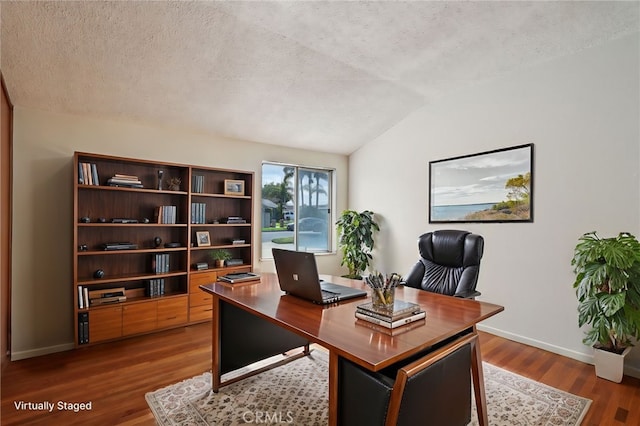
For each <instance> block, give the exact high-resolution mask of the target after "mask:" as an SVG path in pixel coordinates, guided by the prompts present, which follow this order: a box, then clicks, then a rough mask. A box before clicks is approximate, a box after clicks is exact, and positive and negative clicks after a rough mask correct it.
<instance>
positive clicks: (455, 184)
mask: <svg viewBox="0 0 640 426" xmlns="http://www.w3.org/2000/svg"><path fill="white" fill-rule="evenodd" d="M533 155H534V146H533V144H532V143H530V144H524V145H517V146H512V147H508V148H501V149H495V150H492V151H484V152H480V153H476V154H470V155H463V156H459V157H452V158H447V159H443V160H435V161H430V162H429V223H491V222H500V223H503V222H533V201H534V196H533V195H534V194H533V183H534V170H533V160H534V156H533Z"/></svg>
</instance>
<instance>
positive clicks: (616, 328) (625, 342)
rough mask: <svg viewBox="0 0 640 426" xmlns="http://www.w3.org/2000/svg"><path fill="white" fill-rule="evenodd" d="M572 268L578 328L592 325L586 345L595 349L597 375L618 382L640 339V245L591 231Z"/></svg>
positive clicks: (629, 237)
mask: <svg viewBox="0 0 640 426" xmlns="http://www.w3.org/2000/svg"><path fill="white" fill-rule="evenodd" d="M571 265H573V266H574V272H575V274H576V280H575V282H574V284H573V287H574V288H575V289H576V295H577V297H578V302H579V304H578V325H579V326H580V327H582V326H583V325H585V324H588V325H590V326H591V329H589V330H588V331H587V332H586V337H585V338H584V340H583V342H584V343H585V344H589V345H592V346H593V347H594V348H595V353H594V360H595V366H596V375H597V376H598V377H602V378H605V379H608V380H611V381H614V382H618V383H619V382H621V381H622V376H623V370H624V356H625V355H626V354H627V353H628V352H629V350H630V349H631V346H632V339H636V340H637V339H640V243H639V242H638V240H637V239H636V237H635V236H633V235H631V234H629V233H628V232H621V233H620V234H618V236H617V237H611V238H600V237H599V236H598V235H597V234H596V232H588V233H586V234H584V235H582V237H580V239H579V242H578V244H577V245H576V247H575V251H574V256H573V259H572V260H571Z"/></svg>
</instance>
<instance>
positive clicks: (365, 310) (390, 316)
mask: <svg viewBox="0 0 640 426" xmlns="http://www.w3.org/2000/svg"><path fill="white" fill-rule="evenodd" d="M420 311H421V309H420V305H418V304H416V303H413V302H405V301H404V300H397V299H396V300H395V301H394V302H393V310H388V309H383V308H378V307H376V306H374V304H373V302H369V303H363V304H360V305H358V306H356V312H358V313H361V314H363V315H369V316H371V317H374V318H378V319H381V320H383V321H389V322H393V321H396V320H399V319H402V318H405V317H408V316H411V315H413V314H415V313H416V312H420Z"/></svg>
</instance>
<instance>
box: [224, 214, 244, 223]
mask: <svg viewBox="0 0 640 426" xmlns="http://www.w3.org/2000/svg"><path fill="white" fill-rule="evenodd" d="M226 223H229V224H231V223H247V220H246V219H243V218H242V217H240V216H229V217H228V218H227V219H226Z"/></svg>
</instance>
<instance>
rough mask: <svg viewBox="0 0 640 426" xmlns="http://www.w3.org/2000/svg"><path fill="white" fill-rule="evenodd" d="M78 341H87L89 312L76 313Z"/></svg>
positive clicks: (83, 342) (81, 342)
mask: <svg viewBox="0 0 640 426" xmlns="http://www.w3.org/2000/svg"><path fill="white" fill-rule="evenodd" d="M78 343H80V344H81V345H83V344H85V343H89V312H79V313H78Z"/></svg>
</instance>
